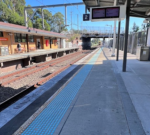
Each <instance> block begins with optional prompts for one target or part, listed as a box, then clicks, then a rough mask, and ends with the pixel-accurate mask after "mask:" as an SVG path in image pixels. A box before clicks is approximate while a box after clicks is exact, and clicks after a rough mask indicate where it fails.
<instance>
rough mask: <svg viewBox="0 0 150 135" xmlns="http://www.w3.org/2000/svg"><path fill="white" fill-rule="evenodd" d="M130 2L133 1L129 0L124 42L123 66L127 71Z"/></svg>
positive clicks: (123, 69)
mask: <svg viewBox="0 0 150 135" xmlns="http://www.w3.org/2000/svg"><path fill="white" fill-rule="evenodd" d="M130 3H131V0H127V6H126V29H125V44H124V54H123V67H122V71H123V72H126V64H127V45H128V32H129V20H130V16H129V14H130Z"/></svg>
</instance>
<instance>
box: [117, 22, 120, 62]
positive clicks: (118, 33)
mask: <svg viewBox="0 0 150 135" xmlns="http://www.w3.org/2000/svg"><path fill="white" fill-rule="evenodd" d="M120 25H121V21H120V20H119V22H118V45H117V57H116V61H118V57H119V45H120V44H119V41H120Z"/></svg>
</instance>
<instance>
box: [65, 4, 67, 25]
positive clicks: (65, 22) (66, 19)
mask: <svg viewBox="0 0 150 135" xmlns="http://www.w3.org/2000/svg"><path fill="white" fill-rule="evenodd" d="M65 25H66V26H67V6H65Z"/></svg>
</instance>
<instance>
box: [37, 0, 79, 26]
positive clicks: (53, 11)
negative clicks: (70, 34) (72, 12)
mask: <svg viewBox="0 0 150 135" xmlns="http://www.w3.org/2000/svg"><path fill="white" fill-rule="evenodd" d="M36 1H37V2H39V3H40V4H42V5H43V6H45V7H44V8H49V7H47V6H46V5H45V4H44V3H42V2H41V1H39V0H36ZM50 10H52V11H53V12H55V13H57V11H54V9H52V8H50ZM67 20H68V21H70V22H71V20H69V19H68V18H67ZM72 25H76V26H77V24H75V23H72Z"/></svg>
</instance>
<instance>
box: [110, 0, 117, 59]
mask: <svg viewBox="0 0 150 135" xmlns="http://www.w3.org/2000/svg"><path fill="white" fill-rule="evenodd" d="M116 5H117V0H114V6H116ZM115 46H116V21H114V36H113V48H112V54H111V57H114V56H115Z"/></svg>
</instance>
